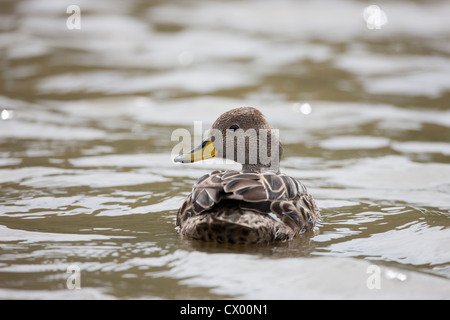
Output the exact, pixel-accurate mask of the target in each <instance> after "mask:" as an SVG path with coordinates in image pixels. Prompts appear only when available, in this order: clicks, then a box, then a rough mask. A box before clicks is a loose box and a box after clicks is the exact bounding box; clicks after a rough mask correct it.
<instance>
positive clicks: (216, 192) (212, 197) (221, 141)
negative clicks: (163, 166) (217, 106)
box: [174, 107, 320, 244]
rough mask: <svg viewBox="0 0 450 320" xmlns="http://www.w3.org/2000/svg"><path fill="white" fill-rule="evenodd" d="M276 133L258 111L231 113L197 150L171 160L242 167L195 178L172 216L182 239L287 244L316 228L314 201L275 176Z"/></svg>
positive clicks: (279, 175) (278, 147) (296, 185)
mask: <svg viewBox="0 0 450 320" xmlns="http://www.w3.org/2000/svg"><path fill="white" fill-rule="evenodd" d="M277 132H278V130H275V129H273V128H272V127H271V126H270V125H269V124H268V123H267V121H266V119H265V118H264V116H263V114H262V113H261V112H260V111H259V110H257V109H255V108H251V107H244V108H237V109H233V110H230V111H228V112H226V113H224V114H222V115H221V116H220V117H219V118H218V119H217V120H216V121H215V122H214V124H213V126H212V130H211V131H210V134H209V135H207V138H206V139H205V140H204V141H203V142H202V143H201V144H200V145H199V146H198V147H196V148H194V149H193V150H192V151H190V152H188V153H186V154H183V155H179V156H177V157H176V158H175V159H174V161H175V162H181V163H191V162H195V161H199V160H204V159H208V158H212V157H219V158H225V159H231V160H234V161H236V162H239V163H241V164H242V170H241V171H231V170H226V171H214V172H211V173H209V174H206V175H204V176H202V177H201V178H200V179H198V180H197V182H196V183H195V184H194V186H193V188H192V192H191V193H190V195H189V196H188V197H187V198H186V199H185V201H184V202H183V204H182V206H181V208H180V209H179V210H178V214H177V221H176V224H177V228H178V230H179V233H180V234H181V235H182V236H183V237H185V238H188V239H199V240H204V241H216V242H229V243H242V244H250V243H261V242H272V241H285V240H290V239H293V238H294V237H296V236H297V235H299V234H300V233H302V232H305V231H307V230H311V229H312V228H313V227H314V226H315V224H316V222H317V221H318V219H319V217H320V213H319V209H318V207H317V205H316V203H315V201H314V199H313V197H312V196H311V195H310V194H309V193H308V191H307V189H306V187H305V186H304V185H303V184H302V183H300V182H299V181H297V180H296V179H294V178H292V177H290V176H288V175H286V174H283V173H281V172H280V168H279V162H280V158H281V155H282V152H283V148H282V146H281V143H280V141H279V137H278V134H277ZM239 134H241V135H239ZM227 151H228V152H227Z"/></svg>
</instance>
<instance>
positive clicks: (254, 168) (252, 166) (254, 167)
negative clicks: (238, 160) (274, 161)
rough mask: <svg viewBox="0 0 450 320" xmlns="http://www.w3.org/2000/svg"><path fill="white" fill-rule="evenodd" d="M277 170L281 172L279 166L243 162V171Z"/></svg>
mask: <svg viewBox="0 0 450 320" xmlns="http://www.w3.org/2000/svg"><path fill="white" fill-rule="evenodd" d="M265 171H275V172H279V171H280V167H279V166H264V165H261V164H242V172H265Z"/></svg>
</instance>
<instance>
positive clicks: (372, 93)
mask: <svg viewBox="0 0 450 320" xmlns="http://www.w3.org/2000/svg"><path fill="white" fill-rule="evenodd" d="M76 3H77V5H78V7H79V9H80V10H81V15H80V20H79V22H80V23H79V25H78V26H79V27H80V29H76V28H75V29H70V28H69V27H68V26H74V25H73V24H71V23H75V24H76V22H77V21H78V20H73V19H75V18H76V16H73V14H74V13H75V11H69V13H67V12H66V10H67V8H68V6H69V5H71V4H73V3H72V1H66V0H54V1H51V0H32V1H31V0H29V1H25V0H21V1H3V2H2V4H1V9H0V30H1V33H0V52H1V56H2V59H1V64H2V65H1V78H0V112H1V119H0V183H1V189H0V192H1V197H0V298H1V299H142V298H143V299H197V298H198V299H222V298H229V299H234V298H236V299H303V298H307V299H311V298H327V299H328V298H331V299H334V298H353V299H354V298H356V299H358V298H382V299H386V298H400V299H404V298H413V299H417V298H419V299H422V298H424V299H449V298H450V220H449V215H450V77H449V74H450V45H449V43H450V32H449V31H450V20H449V19H448V17H449V16H450V4H449V3H448V2H446V1H442V2H440V1H434V2H431V3H430V2H428V1H415V2H407V1H404V2H403V1H394V2H393V1H389V2H387V1H385V2H380V3H379V4H378V5H379V6H380V8H381V10H382V12H383V14H382V15H381V13H380V12H378V14H380V16H381V17H382V19H381V18H380V21H381V23H380V24H379V25H375V27H374V26H373V25H372V26H371V25H369V19H368V18H367V11H366V20H367V21H365V20H364V14H363V13H364V9H365V8H366V7H368V6H369V3H367V2H363V1H354V0H345V1H339V2H337V1H332V2H331V1H330V2H328V1H320V2H319V1H310V2H309V1H308V2H307V1H293V0H286V1H256V0H255V1H245V2H243V1H151V2H146V1H138V0H134V1H106V0H101V1H87V0H78V1H76ZM375 14H377V13H376V12H375ZM385 18H387V20H386V19H385ZM375 21H377V20H375ZM366 22H367V23H366ZM383 22H387V23H385V24H382V23H383ZM75 26H76V25H75ZM240 106H254V107H257V108H259V109H260V110H261V111H262V112H263V113H264V114H265V115H266V118H267V119H268V121H269V122H270V123H271V124H272V126H273V127H275V128H278V129H279V130H280V136H281V141H282V143H283V145H284V150H285V152H284V155H283V159H282V162H281V170H282V171H283V172H285V173H288V174H290V175H292V176H293V177H295V178H297V179H299V180H301V181H302V182H303V183H304V184H305V185H306V186H307V187H308V189H309V191H310V192H311V193H312V194H313V196H314V197H315V198H316V200H317V204H318V206H319V207H320V209H321V212H322V220H321V222H320V224H319V226H318V228H317V230H315V232H314V233H313V234H307V235H306V234H305V235H303V236H301V237H299V238H298V239H295V240H293V241H290V242H287V243H278V244H270V245H253V246H244V245H225V244H221V245H219V244H214V243H203V242H198V241H187V240H182V239H180V238H179V236H178V235H177V233H176V230H175V219H176V213H177V209H178V208H179V206H180V205H181V203H182V201H183V199H184V198H185V197H186V196H187V195H188V194H189V192H190V190H191V188H192V184H193V183H194V182H195V181H196V180H197V178H198V177H200V176H202V175H203V174H205V173H207V172H210V171H212V170H214V169H220V168H238V166H236V165H234V164H227V165H220V164H218V163H216V162H214V161H205V162H203V163H195V164H188V165H179V164H175V163H173V162H172V159H173V153H174V151H173V148H174V146H175V145H176V144H177V143H178V140H177V139H172V134H173V132H174V131H175V130H176V129H179V128H181V129H187V130H189V132H191V133H192V138H193V139H194V138H196V139H197V138H199V134H201V131H204V130H206V129H208V128H209V126H210V125H211V124H212V122H213V121H214V120H215V119H216V118H217V117H218V116H219V115H220V114H221V113H222V112H224V111H226V110H229V109H231V108H235V107H240ZM198 121H201V129H202V130H197V129H196V130H194V129H195V128H198V124H199V123H200V122H198ZM196 124H197V126H196ZM194 131H195V132H194ZM74 266H75V269H73V268H74ZM73 270H78V271H73ZM68 272H69V273H68ZM72 272H73V273H72ZM75 276H78V278H77V277H75ZM77 283H78V284H80V286H81V289H71V288H73V285H74V284H77ZM71 285H72V286H71Z"/></svg>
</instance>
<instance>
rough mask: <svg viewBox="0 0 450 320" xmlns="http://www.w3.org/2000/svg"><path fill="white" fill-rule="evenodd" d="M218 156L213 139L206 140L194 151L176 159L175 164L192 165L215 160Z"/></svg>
mask: <svg viewBox="0 0 450 320" xmlns="http://www.w3.org/2000/svg"><path fill="white" fill-rule="evenodd" d="M215 155H216V149H214V146H213V143H212V141H211V139H207V140H204V141H203V142H202V143H201V144H200V145H198V146H197V147H195V148H194V149H192V150H191V151H190V152H188V153H185V154H180V155H179V156H177V157H175V159H174V161H175V162H181V163H191V162H196V161H200V160H205V159H209V158H213V157H215Z"/></svg>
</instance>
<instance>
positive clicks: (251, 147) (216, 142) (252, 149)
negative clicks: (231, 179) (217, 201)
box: [175, 107, 283, 172]
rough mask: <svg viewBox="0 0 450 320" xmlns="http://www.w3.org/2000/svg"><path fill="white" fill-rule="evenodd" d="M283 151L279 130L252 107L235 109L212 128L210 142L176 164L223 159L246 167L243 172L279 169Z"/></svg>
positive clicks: (202, 144) (184, 155) (219, 119)
mask: <svg viewBox="0 0 450 320" xmlns="http://www.w3.org/2000/svg"><path fill="white" fill-rule="evenodd" d="M282 152H283V148H282V146H281V143H280V140H279V136H278V130H276V129H273V128H272V127H271V126H270V125H269V124H268V123H267V121H266V119H265V118H264V116H263V114H262V113H261V112H260V111H259V110H257V109H255V108H251V107H245V108H237V109H232V110H230V111H228V112H225V113H224V114H222V115H221V116H220V117H219V118H218V119H217V120H216V121H215V122H214V124H213V125H212V129H211V130H210V131H209V133H208V134H207V136H206V139H205V140H203V142H202V143H201V144H200V145H199V146H197V147H196V148H194V149H192V150H191V151H190V152H188V153H186V154H183V155H179V156H178V157H176V158H175V162H182V163H190V162H195V161H199V160H204V159H209V158H212V157H219V158H225V159H231V160H233V161H236V162H238V163H240V164H242V169H243V171H250V172H255V171H256V172H258V171H262V170H274V171H278V170H279V163H280V158H281V154H282Z"/></svg>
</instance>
